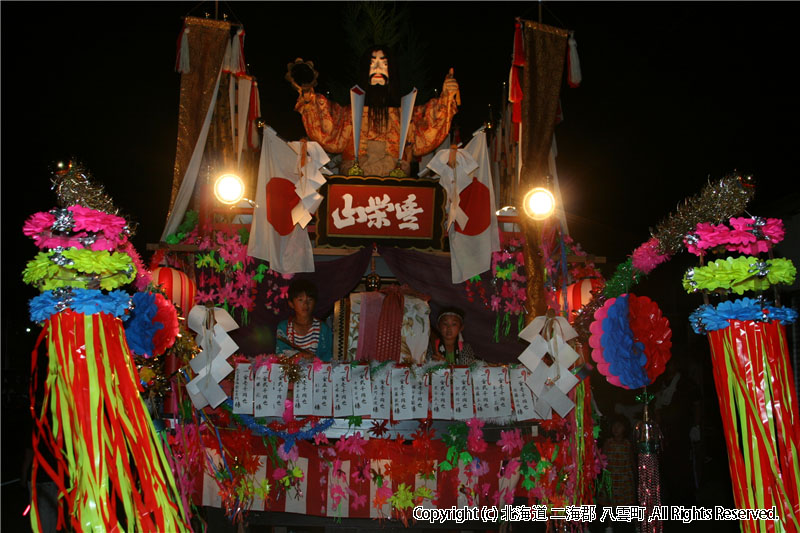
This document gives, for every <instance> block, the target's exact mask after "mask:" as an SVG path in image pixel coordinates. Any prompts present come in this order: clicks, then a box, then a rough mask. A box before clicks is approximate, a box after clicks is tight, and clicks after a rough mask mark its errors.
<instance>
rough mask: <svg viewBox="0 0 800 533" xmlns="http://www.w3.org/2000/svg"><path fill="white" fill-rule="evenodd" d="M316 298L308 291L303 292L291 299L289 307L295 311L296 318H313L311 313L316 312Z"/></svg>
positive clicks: (303, 319)
mask: <svg viewBox="0 0 800 533" xmlns="http://www.w3.org/2000/svg"><path fill="white" fill-rule="evenodd" d="M315 303H316V300H315V299H314V298H312V297H311V296H308V295H307V294H306V293H304V292H302V293H300V294H298V295H297V296H295V297H294V298H292V299H291V300H289V307H290V308H291V309H292V311H294V316H295V318H298V319H300V320H301V321H305V320H306V319H309V318H311V313H313V312H314V304H315Z"/></svg>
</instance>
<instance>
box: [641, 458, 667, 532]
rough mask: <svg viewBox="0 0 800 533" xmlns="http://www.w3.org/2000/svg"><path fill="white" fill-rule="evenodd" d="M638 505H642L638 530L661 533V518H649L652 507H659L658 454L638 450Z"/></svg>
mask: <svg viewBox="0 0 800 533" xmlns="http://www.w3.org/2000/svg"><path fill="white" fill-rule="evenodd" d="M639 505H640V506H641V507H644V521H643V522H642V524H641V527H640V528H637V530H638V531H641V532H642V533H661V532H662V531H663V530H664V526H663V524H662V522H661V520H659V519H657V518H653V519H651V517H652V516H653V511H654V509H657V508H660V507H661V478H660V477H659V475H658V455H656V454H655V453H644V452H639Z"/></svg>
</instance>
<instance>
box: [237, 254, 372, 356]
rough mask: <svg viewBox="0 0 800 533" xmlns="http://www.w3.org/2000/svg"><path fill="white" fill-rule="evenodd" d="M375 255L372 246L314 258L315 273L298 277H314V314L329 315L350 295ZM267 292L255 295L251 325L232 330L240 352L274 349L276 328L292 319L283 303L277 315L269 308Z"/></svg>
mask: <svg viewBox="0 0 800 533" xmlns="http://www.w3.org/2000/svg"><path fill="white" fill-rule="evenodd" d="M371 257H372V248H371V247H365V248H362V249H361V250H359V251H358V252H356V253H354V254H350V255H348V256H345V257H341V258H339V259H334V260H333V261H315V262H314V270H315V271H314V272H303V273H301V274H297V275H295V277H296V278H304V279H308V280H311V281H312V282H313V283H314V284H315V285H316V286H317V289H319V297H318V298H317V305H316V306H315V308H314V315H315V316H317V317H319V318H325V317H327V316H328V315H329V314H330V313H331V311H333V306H334V304H335V303H336V301H337V300H339V299H341V298H344V297H345V296H347V295H348V294H349V293H350V292H351V291H352V290H353V289H355V288H356V286H357V285H358V283H359V281H361V278H362V277H363V276H364V272H365V271H366V270H367V265H368V264H369V260H370V258H371ZM263 298H264V295H263V294H259V295H258V297H257V298H256V308H255V310H253V312H252V313H250V316H249V320H248V324H247V325H246V326H245V325H244V324H242V326H243V327H240V328H239V329H237V330H234V331H232V332H231V333H230V335H231V338H233V340H234V341H236V343H237V344H238V345H239V352H241V353H243V354H245V355H248V356H251V357H252V356H255V355H258V354H262V353H273V352H274V351H275V331H276V330H277V328H278V322H280V321H281V320H285V319H287V318H289V315H290V313H291V311H290V310H289V308H288V306H284V307H283V309H281V311H280V312H279V313H278V314H275V313H274V312H273V311H272V310H270V309H267V307H266V305H265V301H264V299H263Z"/></svg>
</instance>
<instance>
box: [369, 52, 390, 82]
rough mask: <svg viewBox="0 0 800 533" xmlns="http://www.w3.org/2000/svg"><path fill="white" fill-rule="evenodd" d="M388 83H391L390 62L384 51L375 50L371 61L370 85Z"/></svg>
mask: <svg viewBox="0 0 800 533" xmlns="http://www.w3.org/2000/svg"><path fill="white" fill-rule="evenodd" d="M387 83H389V60H388V59H386V55H385V54H384V53H383V50H375V51H374V52H372V58H371V59H370V61H369V84H370V85H386V84H387Z"/></svg>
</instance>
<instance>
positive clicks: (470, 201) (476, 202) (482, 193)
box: [456, 178, 492, 237]
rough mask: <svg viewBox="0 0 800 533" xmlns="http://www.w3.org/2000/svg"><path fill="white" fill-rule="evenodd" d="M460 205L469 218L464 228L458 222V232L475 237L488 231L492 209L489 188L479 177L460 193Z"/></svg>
mask: <svg viewBox="0 0 800 533" xmlns="http://www.w3.org/2000/svg"><path fill="white" fill-rule="evenodd" d="M458 205H459V206H460V207H461V209H462V210H463V211H464V213H466V214H467V216H468V217H469V220H467V225H466V226H465V227H463V228H462V227H461V226H460V225H459V224H458V223H456V231H457V232H459V233H463V234H464V235H469V236H470V237H473V236H475V235H480V234H481V233H483V232H484V231H486V228H488V227H489V223H490V222H491V209H492V206H491V201H490V199H489V188H488V187H486V185H484V184H483V183H481V182H479V181H478V178H472V183H470V184H469V185H467V186H466V188H464V190H463V191H461V194H459V195H458Z"/></svg>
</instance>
